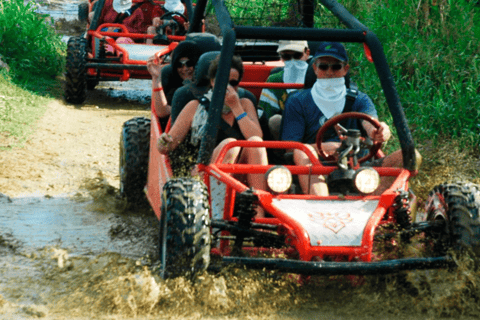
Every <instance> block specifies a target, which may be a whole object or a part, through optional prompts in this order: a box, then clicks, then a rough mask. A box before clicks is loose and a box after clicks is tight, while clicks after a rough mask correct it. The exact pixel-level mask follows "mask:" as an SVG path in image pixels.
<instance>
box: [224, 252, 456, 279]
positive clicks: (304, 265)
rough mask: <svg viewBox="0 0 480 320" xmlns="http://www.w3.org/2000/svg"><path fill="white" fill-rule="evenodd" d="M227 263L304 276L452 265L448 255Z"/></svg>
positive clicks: (238, 259) (241, 259) (227, 259)
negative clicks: (376, 259)
mask: <svg viewBox="0 0 480 320" xmlns="http://www.w3.org/2000/svg"><path fill="white" fill-rule="evenodd" d="M223 263H224V264H226V265H232V264H233V265H235V264H237V265H243V266H245V267H247V268H249V269H266V270H277V271H281V272H287V273H296V274H303V275H378V274H389V273H396V272H399V271H405V270H424V269H443V268H452V267H455V265H456V264H455V262H454V260H453V259H452V258H451V257H449V256H445V257H434V258H408V259H395V260H387V261H378V262H326V261H321V262H316V261H301V260H289V259H265V258H246V257H223Z"/></svg>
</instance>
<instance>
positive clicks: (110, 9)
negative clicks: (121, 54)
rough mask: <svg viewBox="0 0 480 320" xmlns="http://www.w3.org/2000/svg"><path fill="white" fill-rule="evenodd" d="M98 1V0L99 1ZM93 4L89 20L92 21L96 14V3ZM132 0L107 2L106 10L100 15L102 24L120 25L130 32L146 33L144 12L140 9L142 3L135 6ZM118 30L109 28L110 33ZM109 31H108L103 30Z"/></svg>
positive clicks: (109, 0) (105, 4)
mask: <svg viewBox="0 0 480 320" xmlns="http://www.w3.org/2000/svg"><path fill="white" fill-rule="evenodd" d="M97 1H98V0H97ZM97 1H94V2H93V8H94V9H93V10H92V12H90V14H89V19H90V21H92V19H93V16H94V13H95V11H94V10H95V5H96V2H97ZM132 5H133V3H132V0H106V1H105V3H104V6H103V7H104V9H103V10H102V13H101V15H100V21H101V23H119V24H122V25H124V26H125V27H126V28H127V30H128V32H131V33H144V32H145V27H144V25H143V21H144V16H143V12H142V10H140V9H139V7H140V5H141V3H139V4H136V5H133V6H132ZM116 29H118V28H112V27H111V28H108V31H112V32H113V31H115V30H116ZM103 31H107V30H103Z"/></svg>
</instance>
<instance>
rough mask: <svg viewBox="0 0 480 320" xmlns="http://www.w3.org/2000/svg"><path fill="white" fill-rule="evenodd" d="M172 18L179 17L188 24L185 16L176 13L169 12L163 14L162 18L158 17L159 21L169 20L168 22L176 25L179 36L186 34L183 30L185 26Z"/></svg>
mask: <svg viewBox="0 0 480 320" xmlns="http://www.w3.org/2000/svg"><path fill="white" fill-rule="evenodd" d="M173 16H179V17H181V18H182V19H183V20H184V21H185V22H188V18H187V17H186V16H184V15H183V14H181V13H178V12H175V11H170V12H167V13H165V14H164V15H163V16H161V17H160V20H162V21H163V20H164V19H169V20H172V21H173V22H174V23H175V24H176V25H177V30H178V32H179V33H180V34H183V33H184V32H186V31H187V30H186V29H185V26H184V25H183V23H180V22H179V21H177V20H176V19H174V18H173Z"/></svg>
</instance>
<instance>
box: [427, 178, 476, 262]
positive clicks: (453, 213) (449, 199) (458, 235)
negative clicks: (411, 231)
mask: <svg viewBox="0 0 480 320" xmlns="http://www.w3.org/2000/svg"><path fill="white" fill-rule="evenodd" d="M433 197H437V198H441V201H442V202H443V204H444V206H445V211H446V214H447V217H445V220H446V221H447V230H446V232H447V233H448V234H449V239H450V241H449V242H450V243H449V244H450V246H451V247H452V248H453V249H454V250H456V251H460V252H465V251H466V252H469V253H472V254H474V255H475V256H476V257H480V186H479V185H477V184H474V183H470V182H455V183H444V184H441V185H438V186H436V187H435V188H434V189H433V190H432V191H431V192H430V194H429V200H430V199H432V198H433ZM429 200H427V203H429ZM431 209H433V208H427V214H430V210H431ZM427 218H428V217H427Z"/></svg>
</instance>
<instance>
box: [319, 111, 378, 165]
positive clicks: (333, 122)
mask: <svg viewBox="0 0 480 320" xmlns="http://www.w3.org/2000/svg"><path fill="white" fill-rule="evenodd" d="M345 119H360V120H365V121H367V122H369V123H371V124H372V125H373V126H374V127H375V129H379V128H380V122H378V120H377V119H375V118H373V117H372V116H369V115H368V114H365V113H360V112H345V113H342V114H339V115H337V116H334V117H333V118H331V119H329V120H328V121H327V122H325V123H324V124H323V126H322V127H321V128H320V130H318V133H317V141H316V142H317V147H318V153H319V155H320V157H322V158H323V159H325V160H326V161H333V160H335V156H333V155H328V154H326V153H325V151H324V150H323V148H322V142H324V141H323V140H324V135H325V133H326V132H327V130H328V129H330V128H331V127H336V126H337V125H338V124H339V123H340V122H341V121H343V120H345ZM336 131H337V135H338V136H339V138H340V140H344V139H345V137H344V136H343V135H342V134H341V133H340V132H339V130H337V128H336ZM368 139H369V138H368ZM360 141H361V143H363V144H364V145H367V143H366V141H367V138H365V137H360ZM381 148H382V143H381V142H375V141H374V142H373V144H372V145H371V146H370V147H369V153H368V155H366V156H365V157H362V158H360V159H358V162H359V163H362V162H365V161H367V160H369V159H371V158H372V157H373V156H375V154H377V152H378V151H379V150H380V149H381Z"/></svg>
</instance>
